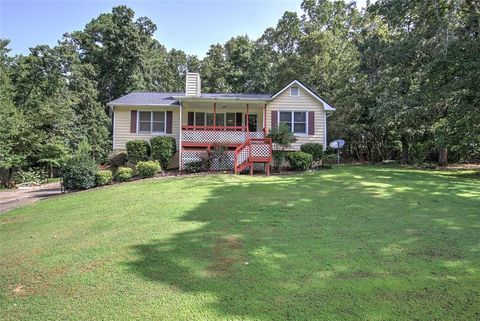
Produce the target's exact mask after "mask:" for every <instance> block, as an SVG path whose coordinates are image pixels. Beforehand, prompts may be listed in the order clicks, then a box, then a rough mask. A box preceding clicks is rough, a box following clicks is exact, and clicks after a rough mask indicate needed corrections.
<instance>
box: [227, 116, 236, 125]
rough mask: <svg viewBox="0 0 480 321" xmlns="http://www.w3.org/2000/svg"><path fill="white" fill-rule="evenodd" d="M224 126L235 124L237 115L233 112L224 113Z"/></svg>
mask: <svg viewBox="0 0 480 321" xmlns="http://www.w3.org/2000/svg"><path fill="white" fill-rule="evenodd" d="M226 119H227V124H226V126H236V121H237V115H236V114H235V113H226Z"/></svg>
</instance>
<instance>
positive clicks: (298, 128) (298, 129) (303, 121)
mask: <svg viewBox="0 0 480 321" xmlns="http://www.w3.org/2000/svg"><path fill="white" fill-rule="evenodd" d="M279 124H284V125H287V127H288V128H290V130H291V131H292V132H293V133H295V134H306V133H307V112H306V111H281V112H280V122H279Z"/></svg>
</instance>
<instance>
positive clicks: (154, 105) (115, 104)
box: [107, 103, 180, 107]
mask: <svg viewBox="0 0 480 321" xmlns="http://www.w3.org/2000/svg"><path fill="white" fill-rule="evenodd" d="M107 106H109V107H116V106H121V107H180V105H179V104H122V103H108V104H107Z"/></svg>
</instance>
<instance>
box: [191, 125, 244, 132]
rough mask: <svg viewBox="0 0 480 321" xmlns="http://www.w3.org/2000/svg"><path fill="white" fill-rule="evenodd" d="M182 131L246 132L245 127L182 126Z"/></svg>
mask: <svg viewBox="0 0 480 321" xmlns="http://www.w3.org/2000/svg"><path fill="white" fill-rule="evenodd" d="M182 129H183V130H211V131H239V130H240V131H247V127H246V126H191V125H184V126H182Z"/></svg>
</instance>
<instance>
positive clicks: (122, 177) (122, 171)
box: [113, 167, 133, 182]
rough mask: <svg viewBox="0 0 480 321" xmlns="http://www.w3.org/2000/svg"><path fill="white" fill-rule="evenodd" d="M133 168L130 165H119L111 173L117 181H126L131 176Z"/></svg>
mask: <svg viewBox="0 0 480 321" xmlns="http://www.w3.org/2000/svg"><path fill="white" fill-rule="evenodd" d="M132 175H133V170H132V169H131V168H130V167H119V168H118V169H117V171H116V172H115V175H113V178H114V179H115V181H117V182H126V181H129V180H130V179H131V178H132Z"/></svg>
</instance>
